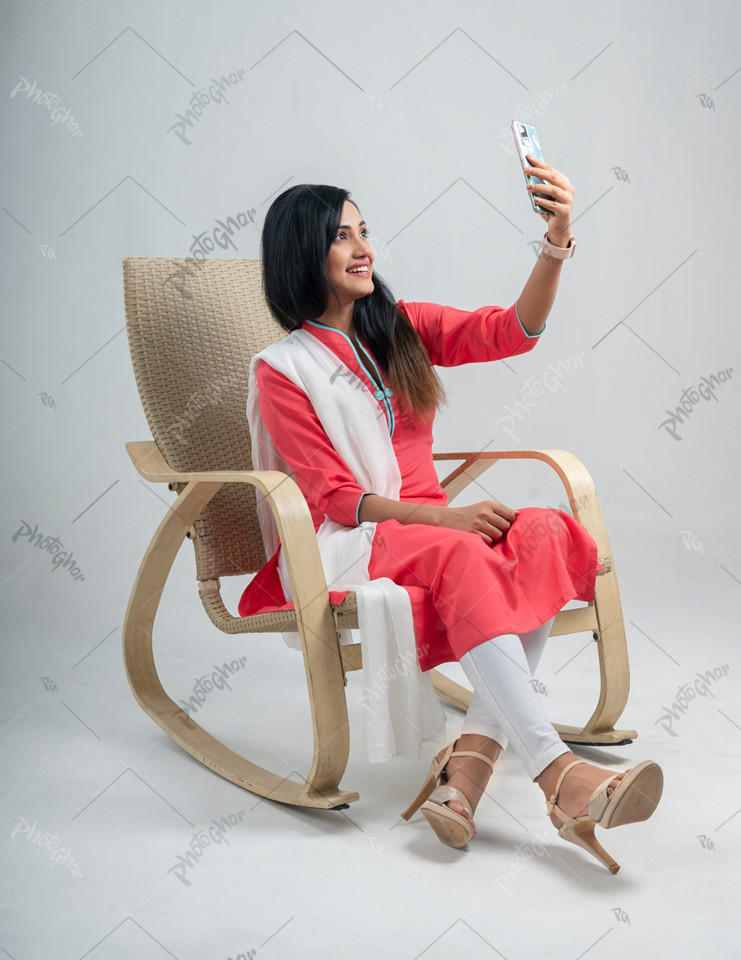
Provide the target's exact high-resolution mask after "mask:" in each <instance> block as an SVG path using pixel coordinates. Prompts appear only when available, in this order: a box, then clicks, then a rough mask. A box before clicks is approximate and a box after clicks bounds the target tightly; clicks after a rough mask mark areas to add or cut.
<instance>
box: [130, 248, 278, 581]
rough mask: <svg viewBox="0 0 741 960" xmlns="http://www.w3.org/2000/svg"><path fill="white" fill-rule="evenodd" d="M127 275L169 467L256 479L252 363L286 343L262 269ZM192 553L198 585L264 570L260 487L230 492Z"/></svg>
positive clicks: (159, 263) (202, 268)
mask: <svg viewBox="0 0 741 960" xmlns="http://www.w3.org/2000/svg"><path fill="white" fill-rule="evenodd" d="M123 275H124V300H125V308H126V331H127V334H128V338H129V350H130V352H131V362H132V364H133V367H134V376H135V378H136V384H137V387H138V389H139V397H140V398H141V402H142V406H143V408H144V414H145V416H146V418H147V423H148V424H149V429H150V431H151V433H152V437H153V438H154V440H155V441H156V443H157V446H158V447H159V448H160V450H161V451H162V453H163V455H164V457H165V459H166V460H167V462H168V463H169V464H170V466H171V467H172V468H173V469H174V470H177V471H181V470H182V471H196V470H253V469H254V467H253V464H252V448H251V441H250V432H249V424H248V421H247V411H246V404H247V387H248V383H249V367H250V360H251V358H252V357H253V356H254V354H256V353H258V352H259V351H260V350H262V349H263V348H264V347H266V346H268V345H269V344H271V343H275V342H277V341H279V340H282V339H283V338H284V337H285V336H287V335H288V334H287V333H286V331H285V330H284V329H283V328H282V327H281V326H280V324H279V323H277V321H276V320H275V319H274V318H273V317H272V315H271V314H270V311H269V310H268V307H267V303H266V302H265V298H264V295H263V291H262V269H261V261H260V260H198V261H194V260H184V259H180V260H178V259H169V258H159V257H127V258H126V259H125V260H124V261H123ZM193 545H194V548H195V555H196V576H197V578H198V579H199V580H211V579H215V578H217V577H222V576H238V575H242V574H249V573H254V572H255V571H257V570H259V569H260V567H262V566H263V564H264V563H265V562H266V560H267V557H266V556H265V548H264V546H263V542H262V535H261V533H260V525H259V522H258V519H257V509H256V501H255V487H253V486H252V485H251V484H247V483H229V484H225V485H224V486H223V487H222V488H221V490H220V491H219V492H218V493H217V494H216V496H215V497H214V499H213V500H212V501H211V503H210V504H209V505H208V506H207V507H206V509H205V510H204V511H203V513H202V514H201V516H200V517H199V518H198V520H196V521H195V536H194V538H193Z"/></svg>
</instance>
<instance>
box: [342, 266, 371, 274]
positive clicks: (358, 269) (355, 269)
mask: <svg viewBox="0 0 741 960" xmlns="http://www.w3.org/2000/svg"><path fill="white" fill-rule="evenodd" d="M347 272H348V273H368V267H352V268H351V269H350V270H348V271H347Z"/></svg>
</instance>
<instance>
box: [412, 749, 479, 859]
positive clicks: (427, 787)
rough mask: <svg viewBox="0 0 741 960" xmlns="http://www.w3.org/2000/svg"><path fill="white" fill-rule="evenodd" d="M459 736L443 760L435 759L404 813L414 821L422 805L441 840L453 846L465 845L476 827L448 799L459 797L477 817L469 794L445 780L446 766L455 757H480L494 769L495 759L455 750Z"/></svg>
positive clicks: (458, 799) (424, 812)
mask: <svg viewBox="0 0 741 960" xmlns="http://www.w3.org/2000/svg"><path fill="white" fill-rule="evenodd" d="M459 739H460V737H458V738H456V739H455V740H454V741H453V742H452V743H449V744H448V746H447V747H446V748H445V753H444V754H443V755H442V757H441V758H440V759H439V760H437V759H434V758H433V760H432V763H431V764H430V769H429V772H428V774H427V779H426V780H425V782H424V786H423V787H422V789H421V790H420V791H419V793H418V794H417V796H416V797H415V798H414V800H412V802H411V803H410V804H409V806H408V807H407V809H406V810H405V811H404V812H403V813H402V817H403V818H404V819H405V820H410V819H411V818H412V817H413V816H414V814H415V812H416V811H417V810H418V809H419V807H420V805H421V806H422V814H423V815H424V816H425V818H426V819H427V822H428V823H429V824H430V826H431V827H432V829H433V830H434V831H435V833H436V834H437V835H438V837H439V838H440V840H442V842H443V843H447V845H448V846H449V847H464V846H465V845H466V844H467V843H468V841H469V840H470V839H471V837H472V836H473V827H472V826H471V824H470V823H469V822H468V820H466V818H465V817H464V816H462V815H461V814H460V813H456V812H455V810H451V809H450V807H446V806H445V802H446V801H447V800H457V801H458V802H459V803H461V804H462V805H463V807H464V809H465V810H466V811H467V812H468V815H469V816H470V817H473V809H472V808H471V804H470V803H469V802H468V798H467V797H466V795H465V794H464V793H462V792H461V791H460V790H458V788H457V787H451V786H449V785H448V784H443V783H442V779H443V776H445V777H447V774H446V773H445V766H446V764H447V762H448V760H450V758H451V757H478V758H479V760H484V761H485V762H486V763H488V764H489V766H490V767H491V769H492V772H494V761H493V760H490V759H489V757H485V756H484V755H483V753H476V751H474V750H455V749H454V747H455V745H456V743H458V740H459ZM423 801H424V802H423Z"/></svg>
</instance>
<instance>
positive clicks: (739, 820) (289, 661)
mask: <svg viewBox="0 0 741 960" xmlns="http://www.w3.org/2000/svg"><path fill="white" fill-rule="evenodd" d="M16 556H17V557H19V558H20V553H18V554H16ZM24 556H25V555H24ZM18 562H19V563H20V559H19V560H18ZM42 562H47V561H46V560H44V558H39V559H34V561H33V565H32V566H33V567H36V565H39V564H41V563H42ZM36 568H37V569H38V570H40V569H41V567H40V566H38V567H36ZM23 576H24V573H19V574H18V575H17V578H16V581H15V582H16V583H17V584H18V586H17V587H16V588H15V589H16V596H15V597H14V598H13V599H14V601H15V602H14V603H13V608H12V610H11V611H10V612H9V613H8V614H7V615H6V625H7V631H8V637H9V638H10V642H6V645H5V651H6V663H5V668H4V671H3V676H4V678H5V693H4V698H3V705H2V716H1V718H0V726H1V727H2V737H1V738H0V747H1V748H2V766H3V772H4V774H5V776H4V778H3V779H4V787H3V800H2V838H3V839H2V860H3V864H4V870H3V874H4V878H5V883H6V885H7V888H6V891H5V895H4V897H3V900H4V903H5V910H4V922H3V929H2V933H1V934H0V956H2V957H11V958H13V960H32V958H39V957H45V958H65V960H67V958H80V960H82V958H87V957H90V958H94V960H121V958H128V957H136V958H137V960H149V958H152V960H154V958H165V957H176V958H178V960H190V958H193V960H204V958H209V960H210V958H213V960H227V958H234V960H236V958H264V960H272V958H276V960H288V958H302V960H305V958H314V957H316V958H320V957H321V958H324V957H329V958H358V960H361V958H362V960H365V958H394V960H400V958H403V960H407V958H408V960H414V958H419V957H422V958H425V960H432V958H475V960H478V958H482V960H484V958H486V960H488V958H496V957H506V958H508V960H522V958H564V960H577V958H581V957H588V958H589V960H593V958H604V960H611V958H615V960H617V958H620V960H625V958H628V957H629V958H631V960H643V958H653V957H674V958H679V960H683V958H695V957H711V958H717V960H720V958H731V957H739V956H741V946H740V945H739V935H741V923H740V922H739V908H738V863H739V854H740V853H741V843H740V842H739V837H740V834H741V815H740V814H741V790H739V786H740V784H741V778H740V777H739V768H740V766H741V764H740V762H739V746H740V745H741V708H740V707H739V705H738V704H739V700H738V695H737V694H738V685H737V677H738V673H739V669H738V653H737V647H736V644H737V640H738V628H737V620H738V617H737V613H738V600H737V597H738V584H737V583H735V582H734V580H733V578H732V577H730V576H729V577H725V574H723V573H721V574H720V578H719V579H718V580H717V589H714V590H713V589H709V587H708V585H707V584H705V585H703V586H702V587H700V586H699V585H698V586H697V588H696V589H695V590H694V591H692V590H691V588H690V587H689V586H686V587H685V588H684V589H685V590H686V592H685V593H684V596H682V597H679V598H677V597H672V596H670V595H669V593H668V592H667V591H666V590H662V585H661V583H659V584H657V585H656V587H655V589H651V590H647V589H646V588H647V587H648V586H649V584H648V583H646V584H643V585H642V584H641V583H639V582H637V581H636V582H635V583H632V584H631V583H630V582H623V581H621V598H622V602H623V609H624V614H625V621H626V631H627V636H628V642H629V647H630V653H631V666H632V689H631V697H630V701H629V703H628V706H627V708H626V710H625V712H624V714H623V716H622V718H621V722H620V725H622V726H626V727H633V728H635V729H636V730H637V731H638V734H639V736H638V739H637V740H636V741H635V742H634V743H632V744H630V745H627V746H623V747H619V748H613V749H606V750H599V749H595V748H586V749H583V750H579V749H578V748H577V750H576V752H577V755H578V756H580V757H583V758H585V759H588V760H594V761H595V762H597V763H600V764H602V765H608V766H614V767H615V768H616V769H626V768H627V767H629V766H631V765H633V764H634V763H635V762H637V761H639V760H643V759H647V758H651V759H655V760H657V761H659V762H660V763H661V765H662V766H663V768H664V773H665V792H664V797H663V799H662V802H661V804H660V806H659V808H658V809H657V811H656V813H655V815H654V816H653V817H652V818H651V819H650V820H649V821H647V822H646V823H642V824H633V825H629V826H626V827H623V828H621V829H619V830H610V831H604V830H601V829H598V834H599V836H600V840H601V841H602V842H603V843H604V845H605V847H606V848H607V849H608V850H609V851H610V853H611V854H612V855H613V856H614V857H615V858H616V859H617V860H618V862H619V863H620V864H621V870H620V872H619V873H618V874H617V875H615V876H613V875H611V874H610V873H608V871H607V870H606V869H605V868H604V867H602V866H601V865H600V864H599V863H598V862H597V861H596V860H594V859H593V858H591V857H589V856H588V855H587V854H586V853H584V852H583V851H581V850H580V849H578V848H577V847H575V846H573V845H571V844H568V843H566V842H565V841H563V840H559V839H558V837H557V836H556V831H555V829H554V828H552V827H551V825H550V822H549V821H548V819H547V817H546V813H545V803H544V800H543V797H542V795H541V794H540V792H539V791H538V789H537V788H536V787H535V785H533V784H532V783H530V782H529V781H528V779H527V777H526V775H525V773H524V770H523V768H522V765H521V764H520V762H519V760H518V758H517V756H516V755H515V754H514V753H513V752H511V751H510V750H508V751H507V752H506V753H505V755H504V757H503V758H502V760H501V761H500V763H499V766H498V769H497V771H496V773H495V775H494V776H493V778H492V780H491V781H490V785H489V788H488V791H487V793H486V795H485V796H484V798H483V799H482V802H481V804H480V805H479V808H478V811H477V815H476V822H477V827H478V836H477V837H476V838H475V840H474V841H473V842H472V843H471V844H470V845H469V847H468V849H464V850H460V851H456V850H454V849H452V848H450V847H447V846H445V845H443V844H441V843H440V841H439V840H438V839H437V838H436V837H435V835H434V834H433V833H432V831H431V829H430V827H429V825H428V824H427V822H426V821H425V820H424V818H423V817H422V816H421V815H420V814H419V813H418V814H417V815H416V816H415V817H414V818H413V820H412V821H411V822H409V823H406V822H405V821H403V820H401V819H400V816H399V814H400V811H401V810H402V809H404V807H406V805H407V804H408V803H409V801H410V800H411V799H412V797H413V796H414V794H415V793H416V792H417V790H418V788H419V786H420V785H421V783H422V780H423V777H424V774H425V772H426V770H427V767H428V764H429V760H430V758H431V757H432V755H433V754H434V753H435V751H436V749H437V747H436V746H435V745H433V744H426V745H425V748H424V753H423V756H422V757H421V758H420V759H419V760H415V761H413V762H407V761H401V760H398V758H397V759H395V760H392V761H391V762H389V763H387V764H378V765H370V764H368V763H367V762H366V760H365V757H364V754H363V751H362V749H361V747H360V745H359V732H360V729H361V728H360V722H361V709H360V707H361V705H360V699H359V695H360V692H361V677H360V674H358V673H352V674H350V675H349V684H348V687H347V695H348V703H349V708H350V721H351V726H352V730H353V739H352V748H351V755H350V760H349V764H348V767H347V771H346V774H345V776H344V779H343V781H342V785H343V786H344V787H347V788H349V789H353V790H357V791H358V792H359V793H360V800H359V801H357V802H356V803H353V804H351V806H350V807H349V808H348V809H347V810H343V811H340V812H336V811H334V812H317V811H307V810H300V809H297V808H294V807H290V806H286V805H283V804H280V803H275V802H272V801H267V800H264V799H262V798H259V797H257V796H255V795H253V794H250V793H248V792H246V791H243V790H241V789H240V788H239V787H237V786H235V785H233V784H232V783H230V782H228V781H226V780H223V779H221V778H220V777H219V776H217V775H216V774H215V773H213V772H212V771H210V770H208V769H207V768H206V767H204V766H202V765H201V764H199V763H198V762H196V761H195V760H193V759H192V758H191V757H190V756H189V755H187V754H186V753H185V752H184V751H183V750H182V749H181V748H180V747H178V746H177V745H176V744H175V743H174V742H173V741H172V740H170V739H169V738H168V737H167V736H166V734H165V733H164V732H163V731H162V730H161V729H160V728H159V727H158V726H157V725H156V724H154V723H153V721H151V720H150V719H149V718H148V717H147V716H146V715H145V714H144V713H143V712H142V710H141V709H140V708H139V707H138V705H137V704H136V703H135V701H134V699H133V697H132V695H131V692H130V690H129V687H128V684H127V681H126V677H125V674H124V670H123V664H122V658H121V650H120V640H121V623H122V617H123V612H124V609H125V603H126V598H127V594H128V589H129V587H130V583H131V571H130V570H128V569H127V570H126V571H122V572H121V575H120V577H119V582H118V583H117V584H115V585H114V584H111V589H110V591H109V592H106V591H104V590H100V589H98V593H99V594H100V597H101V600H100V605H99V609H98V610H96V611H93V613H89V612H85V614H84V616H83V615H82V614H81V610H80V608H79V607H78V605H77V602H76V601H75V599H74V595H75V591H74V590H73V589H72V587H73V586H74V584H72V583H66V582H65V583H62V581H61V580H59V579H58V578H59V577H61V576H63V574H62V573H59V574H55V576H53V577H50V578H49V577H45V578H43V580H44V587H43V589H44V590H48V591H52V592H47V593H45V594H44V595H43V596H40V595H39V592H40V591H37V592H36V595H31V594H32V593H33V591H30V590H29V591H28V592H29V595H28V596H27V597H22V596H21V595H20V594H21V593H22V592H23V589H26V588H23V584H24V583H25V584H28V583H29V582H33V578H32V577H26V579H25V580H23ZM724 577H725V580H724V579H723V578H724ZM49 581H52V585H51V586H47V585H48V584H49ZM13 582H14V581H11V582H10V583H7V584H6V586H5V590H6V594H5V596H6V598H7V590H8V588H9V587H10V586H11V585H12V583H13ZM229 589H231V591H232V596H236V595H237V594H238V592H239V589H238V585H237V584H236V583H232V585H231V587H230V588H229ZM89 593H90V591H88V596H89ZM157 626H158V630H159V634H158V636H159V641H158V644H157V657H158V665H159V668H160V672H161V676H162V678H163V682H164V684H165V687H166V688H167V689H168V691H169V692H170V694H171V696H173V699H176V700H178V699H180V698H187V697H188V696H189V695H190V694H191V693H192V688H193V685H194V682H195V678H196V677H199V676H203V675H204V674H210V673H211V672H212V670H213V669H214V668H215V667H217V666H218V665H221V664H223V663H224V662H225V661H232V660H235V659H236V660H237V669H236V670H235V672H234V674H233V676H232V677H231V678H230V687H231V690H229V689H221V690H218V689H216V690H213V691H212V692H211V693H210V694H209V696H208V698H207V699H206V701H205V703H204V704H203V705H202V706H201V707H200V708H199V710H198V720H199V722H200V723H202V725H204V726H205V727H206V728H207V729H209V730H210V731H211V732H213V733H217V734H219V735H221V736H222V738H223V739H224V740H225V741H226V742H227V743H228V744H229V745H230V746H232V747H233V748H235V749H237V750H239V751H241V752H243V753H244V754H245V755H246V756H248V757H249V758H250V759H252V760H254V761H256V762H258V763H260V764H262V765H265V766H268V767H270V768H271V769H273V770H275V771H276V772H280V773H282V774H285V775H290V774H291V773H292V772H293V771H298V772H299V773H303V774H305V773H306V772H307V760H308V758H309V757H310V745H311V741H310V737H309V736H308V729H309V724H308V701H307V697H306V693H305V686H304V680H303V673H302V659H301V656H300V654H298V653H296V652H294V651H293V650H290V649H289V648H288V647H286V646H285V645H284V644H283V642H282V640H281V639H280V638H279V637H267V636H266V637H259V636H237V637H227V636H225V635H222V634H220V633H218V631H216V630H215V629H214V628H213V627H212V626H211V625H210V623H209V622H208V620H207V619H206V616H205V614H204V612H203V610H202V609H201V607H200V604H199V601H198V599H197V595H196V592H195V587H194V584H193V580H192V560H191V559H190V558H187V560H186V559H183V560H182V561H181V560H180V559H179V560H178V567H177V569H176V575H175V576H174V578H173V580H172V581H171V582H170V584H168V588H167V590H166V593H165V596H164V598H163V601H162V606H161V611H160V619H159V620H158V624H157ZM240 658H241V659H240ZM724 664H728V669H727V671H726V673H725V674H724V673H723V670H722V669H720V668H723V665H724ZM596 665H597V660H596V654H595V648H594V645H593V644H592V643H590V637H589V635H588V634H579V635H575V636H571V637H558V638H552V639H551V640H550V641H549V646H548V647H547V648H546V652H545V655H544V657H543V661H542V663H541V667H540V668H539V674H540V676H539V679H540V680H541V682H542V683H543V685H544V687H545V690H546V694H545V702H546V705H547V709H548V712H549V716H550V717H551V719H553V720H554V721H561V722H565V723H578V722H580V721H583V720H585V719H586V718H587V716H588V715H589V714H590V713H591V710H592V708H593V706H594V702H595V697H596V691H597V686H596ZM716 668H719V669H718V671H717V672H718V674H719V676H718V678H717V679H715V680H712V681H711V682H710V684H709V686H708V687H707V688H703V689H704V693H705V695H704V696H701V695H700V694H699V693H697V687H693V689H694V690H695V696H694V698H693V699H691V700H690V701H689V703H688V706H687V709H686V711H685V712H684V713H682V712H681V711H676V719H675V720H674V721H673V727H672V730H671V731H669V730H668V729H667V726H668V724H667V723H666V722H664V723H662V722H657V721H660V718H661V717H662V716H664V708H665V707H669V706H670V705H671V703H672V701H674V700H675V699H676V697H677V691H678V688H679V686H680V684H694V682H695V680H696V677H697V673H698V671H702V672H705V671H708V670H709V671H714V670H716ZM444 669H445V671H446V672H447V673H449V675H450V676H454V677H455V678H456V679H464V678H463V675H462V671H461V670H460V667H459V665H458V664H456V663H452V664H448V665H446V666H445V668H444ZM445 709H446V711H447V713H448V717H449V722H448V734H449V739H452V738H453V736H455V735H456V734H457V733H458V731H459V729H460V725H461V718H462V714H460V713H459V712H458V711H456V710H455V709H453V708H448V707H447V705H446V708H445ZM294 776H295V773H294ZM217 825H218V826H217ZM196 836H198V837H200V838H201V839H203V838H204V837H206V836H207V837H208V842H204V843H203V845H199V844H198V841H197V840H196V841H194V837H196Z"/></svg>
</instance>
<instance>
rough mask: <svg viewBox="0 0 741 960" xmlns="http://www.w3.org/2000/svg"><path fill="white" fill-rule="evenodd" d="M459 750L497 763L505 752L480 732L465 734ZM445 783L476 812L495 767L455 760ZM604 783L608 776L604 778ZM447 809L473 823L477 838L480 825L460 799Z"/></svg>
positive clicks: (475, 759) (450, 763)
mask: <svg viewBox="0 0 741 960" xmlns="http://www.w3.org/2000/svg"><path fill="white" fill-rule="evenodd" d="M455 749H456V750H475V751H476V752H477V753H483V754H484V756H485V757H489V759H490V760H494V761H496V760H497V758H498V757H499V754H500V753H501V752H502V748H501V746H500V745H499V744H498V743H497V742H496V740H492V739H491V738H490V737H485V736H482V735H481V734H477V733H464V734H462V735H461V736H460V737H459V738H458V740H457V741H456V744H455ZM444 753H445V748H443V749H442V750H441V751H440V752H439V753H438V755H437V757H438V758H441V757H442V755H443V754H444ZM445 777H446V779H445V780H444V782H445V783H446V784H448V785H449V786H451V787H456V788H457V789H458V790H460V791H461V792H462V793H464V794H465V795H466V797H467V799H468V802H469V803H470V804H471V809H472V810H473V811H474V812H475V810H476V807H477V805H478V802H479V800H480V799H481V797H482V795H483V793H484V790H485V789H486V785H487V783H488V782H489V778H490V777H491V767H490V766H489V765H488V763H484V761H483V760H479V758H478V757H451V758H450V760H448V762H447V764H446V765H445ZM602 779H603V780H604V777H603V778H602ZM445 806H447V807H450V809H451V810H453V811H454V812H455V813H459V814H460V815H461V816H462V817H464V818H465V819H466V820H468V822H469V823H470V824H471V827H472V828H473V835H474V836H476V824H475V823H474V822H473V818H472V817H470V816H469V815H468V811H467V810H466V808H465V807H464V806H463V804H462V803H460V802H459V801H458V800H448V801H447V802H446V804H445Z"/></svg>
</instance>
